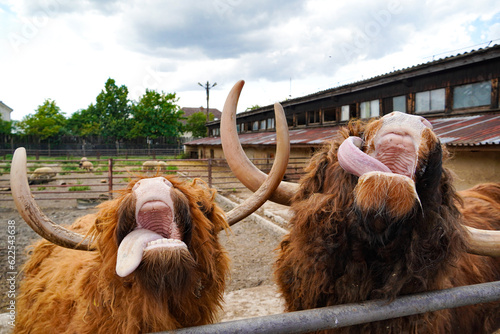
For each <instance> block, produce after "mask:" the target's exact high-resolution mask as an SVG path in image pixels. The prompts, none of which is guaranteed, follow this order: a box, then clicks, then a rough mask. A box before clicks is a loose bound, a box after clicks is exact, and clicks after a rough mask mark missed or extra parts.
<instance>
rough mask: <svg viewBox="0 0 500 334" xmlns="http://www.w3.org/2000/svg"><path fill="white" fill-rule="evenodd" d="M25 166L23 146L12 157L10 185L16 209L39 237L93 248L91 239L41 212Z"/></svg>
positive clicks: (68, 245)
mask: <svg viewBox="0 0 500 334" xmlns="http://www.w3.org/2000/svg"><path fill="white" fill-rule="evenodd" d="M26 166H27V161H26V150H25V149H24V147H20V148H18V149H17V150H16V151H15V152H14V156H13V157H12V166H11V169H10V170H11V172H10V186H11V189H12V197H13V198H14V203H15V204H16V207H17V211H19V213H20V214H21V216H22V217H23V219H24V220H25V221H26V223H27V224H28V225H29V226H30V227H31V228H32V229H33V230H34V231H35V232H36V233H38V234H39V235H40V236H41V237H43V238H45V239H47V240H48V241H50V242H52V243H54V244H56V245H58V246H62V247H66V248H71V249H78V250H87V251H88V250H94V248H92V247H91V240H88V239H85V237H84V236H83V235H81V234H78V233H75V232H73V231H70V230H68V229H66V228H64V227H62V226H60V225H58V224H56V223H54V222H53V221H52V220H50V219H49V218H48V217H47V216H46V215H45V214H44V213H43V212H42V210H41V209H40V207H39V206H38V205H37V204H36V201H35V199H34V198H33V196H32V195H31V191H30V187H29V185H28V177H27V175H26Z"/></svg>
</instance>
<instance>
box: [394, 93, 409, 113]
mask: <svg viewBox="0 0 500 334" xmlns="http://www.w3.org/2000/svg"><path fill="white" fill-rule="evenodd" d="M392 110H393V111H401V112H406V95H401V96H395V97H393V98H392Z"/></svg>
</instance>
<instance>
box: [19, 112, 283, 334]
mask: <svg viewBox="0 0 500 334" xmlns="http://www.w3.org/2000/svg"><path fill="white" fill-rule="evenodd" d="M277 117H279V116H277ZM277 122H279V125H278V126H279V127H281V129H282V131H281V133H282V134H283V136H282V137H280V139H278V145H277V156H278V157H279V158H278V160H279V161H277V162H276V163H275V164H274V165H273V169H272V170H271V173H270V174H269V175H270V177H269V178H268V179H267V180H266V182H265V184H263V186H262V187H261V188H260V190H259V191H258V192H257V193H256V194H255V196H252V197H250V198H249V199H247V200H246V201H245V202H244V203H242V204H240V205H239V206H238V207H236V208H234V209H233V210H231V211H230V212H229V213H228V214H227V215H226V218H225V214H224V212H223V211H222V210H221V209H220V208H219V207H218V206H217V205H216V204H215V202H214V199H215V191H214V190H213V189H208V188H207V187H206V185H205V184H204V183H203V182H200V181H199V180H198V181H197V180H195V181H192V182H187V181H181V180H179V179H177V178H175V177H173V176H165V177H162V176H157V177H153V178H144V179H140V180H136V181H133V182H131V183H130V184H129V185H128V187H127V188H126V189H125V190H123V191H122V192H121V195H120V196H119V197H117V198H116V199H114V200H110V201H107V202H104V203H103V204H101V205H100V206H99V211H98V212H97V214H95V215H94V214H92V215H87V216H84V217H83V218H81V219H79V220H77V221H76V222H75V223H73V224H72V225H71V226H70V227H69V228H68V229H66V228H64V227H61V226H59V225H57V224H55V223H53V222H52V221H50V220H49V219H48V218H47V217H46V216H45V215H44V214H43V213H42V212H41V210H40V208H39V207H38V206H37V204H36V203H35V201H34V200H33V197H32V196H31V193H30V190H29V186H28V184H27V183H26V153H25V150H24V149H18V150H17V151H16V152H15V154H14V157H13V163H12V174H11V186H12V194H13V197H14V200H15V202H16V206H17V208H18V210H19V212H20V214H21V215H22V216H23V218H24V220H25V221H26V222H27V223H28V224H30V226H31V227H32V228H33V229H34V230H35V231H36V232H37V233H38V234H40V235H41V236H43V237H44V238H45V239H47V240H43V241H40V242H38V243H36V244H35V245H34V247H33V250H32V251H31V257H30V259H29V260H28V261H27V263H26V264H25V266H24V268H23V275H22V282H21V288H20V293H19V295H18V299H17V303H16V311H17V318H16V326H15V328H14V332H15V333H48V332H50V333H79V334H83V333H145V332H156V331H161V330H172V329H176V328H180V327H189V326H197V325H202V324H207V323H211V322H214V321H215V320H216V318H217V314H218V312H219V311H220V307H221V302H222V298H223V292H224V286H225V279H226V277H227V275H228V271H229V259H228V257H227V254H226V252H225V251H224V249H223V248H222V246H221V245H220V243H219V239H218V233H219V232H220V231H221V230H224V229H227V228H228V227H229V225H231V224H234V223H235V222H237V221H239V220H241V219H242V218H244V217H246V216H247V215H249V214H250V213H251V212H253V211H255V210H256V209H257V208H258V207H260V205H262V204H263V203H264V202H265V201H266V200H267V198H268V197H269V196H270V194H271V193H272V192H273V191H274V189H275V188H276V187H277V186H278V185H279V183H280V181H281V179H282V178H283V175H284V173H285V170H286V166H287V163H288V154H289V140H288V133H287V131H286V126H287V125H286V120H285V119H284V118H281V121H280V120H278V121H277ZM68 248H70V249H68ZM75 249H79V250H75Z"/></svg>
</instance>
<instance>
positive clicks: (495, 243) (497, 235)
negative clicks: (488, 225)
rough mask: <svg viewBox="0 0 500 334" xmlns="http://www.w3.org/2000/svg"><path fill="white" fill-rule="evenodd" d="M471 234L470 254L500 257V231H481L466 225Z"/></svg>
mask: <svg viewBox="0 0 500 334" xmlns="http://www.w3.org/2000/svg"><path fill="white" fill-rule="evenodd" d="M464 226H465V228H466V230H467V231H468V232H469V250H468V252H469V253H472V254H476V255H487V256H500V231H492V230H479V229H477V228H474V227H470V226H466V225H464Z"/></svg>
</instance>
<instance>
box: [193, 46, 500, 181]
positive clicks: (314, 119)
mask: <svg viewBox="0 0 500 334" xmlns="http://www.w3.org/2000/svg"><path fill="white" fill-rule="evenodd" d="M499 79H500V45H494V46H492V47H488V48H484V49H479V50H475V51H471V52H467V53H463V54H459V55H456V56H452V57H447V58H443V59H439V60H435V61H431V62H428V63H424V64H420V65H416V66H413V67H410V68H406V69H402V70H398V71H394V72H391V73H387V74H384V75H380V76H377V77H374V78H370V79H367V80H363V81H359V82H355V83H352V84H348V85H343V86H340V87H336V88H332V89H327V90H324V91H320V92H317V93H314V94H311V95H307V96H303V97H298V98H294V99H290V100H287V101H284V102H282V103H281V104H282V105H283V108H284V110H285V114H286V118H287V121H288V127H289V131H290V140H291V159H292V160H291V162H292V163H293V158H297V157H310V156H311V154H312V152H314V150H315V149H316V148H318V147H320V146H321V145H323V143H324V142H325V141H326V140H329V139H331V138H332V137H334V136H335V135H336V132H337V130H338V129H339V127H341V126H343V125H345V124H346V123H347V122H348V121H349V120H350V119H353V118H361V119H368V118H371V117H377V116H382V115H385V114H387V113H390V112H392V111H393V110H399V111H402V112H406V113H410V114H417V115H422V116H424V117H426V118H427V119H428V120H429V121H430V122H431V123H432V125H433V127H434V130H435V131H436V133H437V134H438V136H439V137H440V139H441V142H442V143H443V144H445V145H446V146H447V148H448V150H449V151H450V152H451V153H452V159H451V160H449V161H448V163H447V164H448V167H450V168H451V169H452V170H453V171H454V172H455V173H456V181H455V185H456V187H457V189H459V190H460V189H464V188H467V187H470V186H473V185H475V184H477V183H482V182H500V109H499V103H500V92H499ZM236 122H237V129H238V132H239V133H240V135H239V137H240V141H241V143H242V146H243V148H244V149H245V152H246V154H247V155H248V157H249V158H250V159H252V158H253V159H272V158H273V157H274V151H275V139H276V136H275V129H274V126H275V124H274V110H273V106H272V105H269V106H265V107H262V108H259V109H255V110H251V111H247V112H243V113H239V114H237V120H236ZM207 126H208V128H209V133H210V137H208V138H202V139H199V140H194V141H190V142H188V143H186V144H185V151H186V153H187V154H188V155H189V156H190V157H192V158H223V157H224V154H223V151H222V146H221V140H220V136H219V134H220V120H217V121H213V122H210V123H208V124H207Z"/></svg>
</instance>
